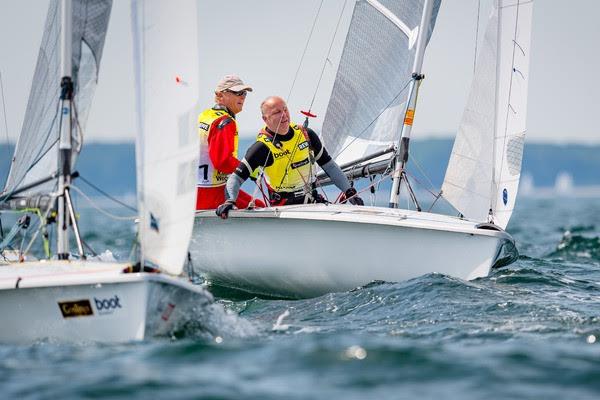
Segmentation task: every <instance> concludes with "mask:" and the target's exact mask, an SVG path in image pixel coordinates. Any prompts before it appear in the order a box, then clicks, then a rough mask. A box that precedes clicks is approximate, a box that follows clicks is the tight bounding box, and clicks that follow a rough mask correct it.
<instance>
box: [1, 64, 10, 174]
mask: <svg viewBox="0 0 600 400" xmlns="http://www.w3.org/2000/svg"><path fill="white" fill-rule="evenodd" d="M0 92H1V93H2V109H3V111H4V129H5V132H4V133H5V135H6V152H7V153H8V157H6V159H7V160H8V164H9V166H10V164H11V157H10V146H9V143H10V137H9V135H8V117H7V115H6V101H5V100H4V83H3V82H2V71H0ZM6 170H7V172H6V180H5V183H6V181H7V180H8V171H9V170H10V167H9V168H7V169H6Z"/></svg>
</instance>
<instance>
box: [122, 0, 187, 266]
mask: <svg viewBox="0 0 600 400" xmlns="http://www.w3.org/2000/svg"><path fill="white" fill-rule="evenodd" d="M132 23H133V33H134V66H135V78H136V98H137V122H138V124H137V125H138V132H137V138H136V140H137V142H136V158H137V179H138V207H139V213H140V226H139V232H140V243H141V247H142V257H143V259H144V261H147V262H150V263H152V264H155V265H157V266H159V267H160V268H161V269H162V270H164V271H166V272H168V273H171V274H174V275H178V274H180V273H181V271H182V269H183V265H184V262H185V255H186V252H187V247H188V243H189V238H190V236H191V233H192V225H193V223H194V210H195V199H196V185H195V171H196V168H197V166H198V161H197V155H198V137H197V133H196V116H197V112H198V108H197V107H196V101H197V99H198V93H199V88H198V84H199V83H198V82H199V79H198V78H199V68H198V31H197V23H198V12H197V9H196V1H194V0H182V1H177V2H171V1H169V2H167V1H162V0H146V1H143V0H140V1H137V0H134V1H133V2H132Z"/></svg>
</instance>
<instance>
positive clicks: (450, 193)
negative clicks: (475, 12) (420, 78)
mask: <svg viewBox="0 0 600 400" xmlns="http://www.w3.org/2000/svg"><path fill="white" fill-rule="evenodd" d="M532 7H533V2H532V1H518V0H511V1H503V0H498V1H494V5H493V7H492V12H491V15H490V18H489V20H488V26H487V28H486V32H485V35H484V39H483V45H482V47H481V49H480V53H479V54H478V57H477V64H476V70H475V76H474V78H473V83H472V85H471V92H470V95H469V99H468V101H467V106H466V107H465V111H464V113H463V117H462V120H461V123H460V126H459V129H458V134H457V137H456V139H455V142H454V148H453V150H452V154H451V157H450V162H449V164H448V169H447V171H446V176H445V178H444V184H443V185H442V191H443V193H444V197H445V198H446V199H447V200H448V201H449V202H450V203H451V204H452V205H453V206H454V207H455V208H456V209H457V210H459V211H460V212H461V214H463V215H464V216H466V217H467V218H471V219H474V220H479V221H486V220H490V221H492V222H494V223H495V224H496V225H498V226H500V227H502V228H506V226H507V225H508V221H509V219H510V216H511V214H512V210H513V208H514V203H515V198H516V195H517V190H518V186H519V179H520V173H521V164H522V158H523V147H524V143H525V132H526V116H527V83H528V75H529V45H530V39H531V17H532ZM474 194H476V196H474ZM490 211H491V212H490Z"/></svg>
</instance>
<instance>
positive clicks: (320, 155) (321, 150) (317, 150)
mask: <svg viewBox="0 0 600 400" xmlns="http://www.w3.org/2000/svg"><path fill="white" fill-rule="evenodd" d="M307 132H308V137H309V139H310V145H311V148H312V150H313V152H314V154H315V161H316V162H317V164H319V166H320V167H321V168H323V171H325V173H326V174H327V176H329V178H330V179H331V182H333V184H334V185H335V186H337V187H338V189H340V190H341V191H342V192H343V193H344V195H345V197H346V199H349V201H350V203H352V204H354V205H358V206H362V205H364V202H363V200H362V199H361V198H360V197H358V196H357V195H356V189H354V188H353V187H352V186H351V185H350V181H349V180H348V177H347V176H346V174H344V172H343V171H342V169H341V168H340V167H339V165H337V163H336V162H335V160H334V159H333V158H331V156H330V155H329V153H328V152H327V150H326V149H325V146H323V144H322V143H321V140H320V139H319V137H318V136H317V134H316V133H315V132H314V131H313V130H312V129H310V128H309V129H307Z"/></svg>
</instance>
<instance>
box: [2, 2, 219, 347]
mask: <svg viewBox="0 0 600 400" xmlns="http://www.w3.org/2000/svg"><path fill="white" fill-rule="evenodd" d="M111 6H112V2H111V1H110V0H104V1H100V0H99V1H94V2H87V1H85V0H60V2H59V1H58V0H54V1H51V2H50V6H49V10H48V16H47V20H46V25H45V32H44V37H43V40H42V45H41V48H40V53H39V58H38V63H37V67H36V71H35V75H34V80H33V85H32V89H31V94H30V97H29V104H28V107H27V111H26V115H25V121H24V124H23V129H22V132H21V135H20V137H19V140H18V143H17V146H16V149H15V155H14V159H13V162H12V165H11V170H10V173H9V177H8V180H7V183H6V187H5V189H4V191H3V192H2V195H1V196H0V206H1V208H2V209H3V210H4V211H6V210H11V211H12V212H20V213H23V214H24V216H27V217H28V214H27V213H30V214H32V215H33V218H36V217H35V216H36V215H37V216H39V222H38V223H37V224H36V223H34V222H31V223H30V227H29V229H33V230H34V232H33V234H32V235H31V236H29V237H32V240H31V241H30V242H29V243H32V244H33V243H35V242H36V240H37V242H39V241H40V240H41V241H42V242H43V243H44V244H45V245H46V246H45V247H46V250H47V251H49V249H50V244H49V240H48V236H49V232H50V231H51V230H54V231H55V234H53V235H52V236H56V238H57V240H56V247H55V248H56V251H55V253H54V255H49V256H46V257H45V258H44V259H40V260H35V259H34V256H32V255H31V253H29V252H27V251H26V250H27V249H28V248H29V247H30V245H27V247H24V248H21V249H13V251H9V248H8V244H9V243H10V240H11V237H10V236H11V235H10V234H11V233H12V232H15V231H18V230H26V227H25V226H24V225H25V224H23V223H17V225H16V228H17V229H16V230H15V229H13V230H11V232H9V233H8V234H7V235H6V237H4V238H2V249H0V250H2V257H1V258H0V260H2V261H0V316H1V317H2V324H0V342H3V343H30V342H33V341H37V340H57V341H86V342H87V341H99V342H127V341H135V340H143V339H144V338H147V337H150V336H154V335H169V334H171V333H173V332H174V331H175V330H177V329H180V328H181V327H182V325H183V324H185V323H186V322H188V321H189V320H190V319H193V318H194V316H195V315H198V313H197V312H195V311H198V310H201V309H202V308H203V307H207V306H209V305H210V304H211V303H212V302H213V297H212V295H211V294H210V293H209V292H207V291H206V290H205V289H203V288H202V287H201V286H198V285H195V284H192V283H191V281H190V279H189V278H187V277H186V276H184V274H183V272H184V264H185V261H186V259H187V247H188V242H189V237H190V235H191V231H192V225H193V213H194V206H195V187H194V186H195V185H194V176H195V175H194V172H195V168H196V165H197V146H198V144H197V143H196V140H197V139H196V133H195V132H196V131H195V129H194V121H193V118H191V116H193V114H194V112H193V110H194V108H195V106H196V99H197V97H198V86H197V78H198V59H197V58H194V57H191V56H190V54H191V53H190V52H191V51H192V50H193V49H196V48H198V47H197V46H196V45H195V43H194V42H195V40H196V35H190V34H189V33H190V30H193V29H195V27H196V13H195V12H194V8H195V3H194V2H186V3H185V4H181V6H180V7H167V6H166V5H164V6H160V5H158V6H157V5H154V6H152V7H151V6H148V7H146V4H145V3H144V2H142V1H139V2H138V1H134V2H133V3H132V23H133V27H134V29H133V32H134V57H133V58H134V63H135V77H136V91H137V93H136V98H137V125H138V127H137V130H138V132H137V137H136V164H137V185H138V188H137V190H138V212H139V224H138V243H139V247H138V249H139V257H138V262H137V263H136V262H135V261H133V262H116V261H106V262H105V261H102V260H101V259H92V258H88V257H87V255H86V254H85V253H84V250H83V245H84V243H82V239H81V236H80V234H79V228H78V223H79V221H78V219H77V217H76V214H75V210H74V207H73V201H72V199H71V190H72V189H74V188H75V186H74V185H73V183H74V182H73V180H75V179H76V176H77V174H76V170H75V162H76V159H77V156H78V155H79V152H80V150H81V146H82V139H83V129H84V126H85V120H86V116H87V113H88V111H89V107H90V105H91V99H92V97H93V92H94V88H95V86H96V81H97V76H98V68H99V65H100V59H101V57H102V49H103V45H104V39H105V34H106V30H107V26H108V22H109V17H110V11H111ZM165 12H169V13H170V16H171V17H172V18H173V19H170V20H169V19H165V18H164V17H165V15H164V13H165ZM174 20H175V21H178V23H177V24H173V23H172V21H174ZM171 37H178V38H179V39H178V41H177V43H179V44H180V45H181V47H177V46H173V45H172V44H171V43H168V41H169V39H168V38H171ZM184 38H185V39H184ZM182 41H185V43H181V42H182ZM174 71H175V72H176V73H177V74H178V75H177V76H185V77H186V84H185V85H182V84H180V82H179V81H178V80H176V79H175V73H174ZM157 109H160V114H159V113H157V112H156V111H157ZM167 133H169V134H170V136H171V137H172V138H174V139H176V140H168V141H167V140H164V137H165V135H166V134H167ZM55 214H56V215H55ZM26 219H28V218H21V219H20V220H19V221H25V220H26ZM29 221H31V220H29ZM36 238H37V239H36ZM72 242H74V243H76V244H77V247H76V248H77V254H72V252H71V250H70V244H71V243H72Z"/></svg>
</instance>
